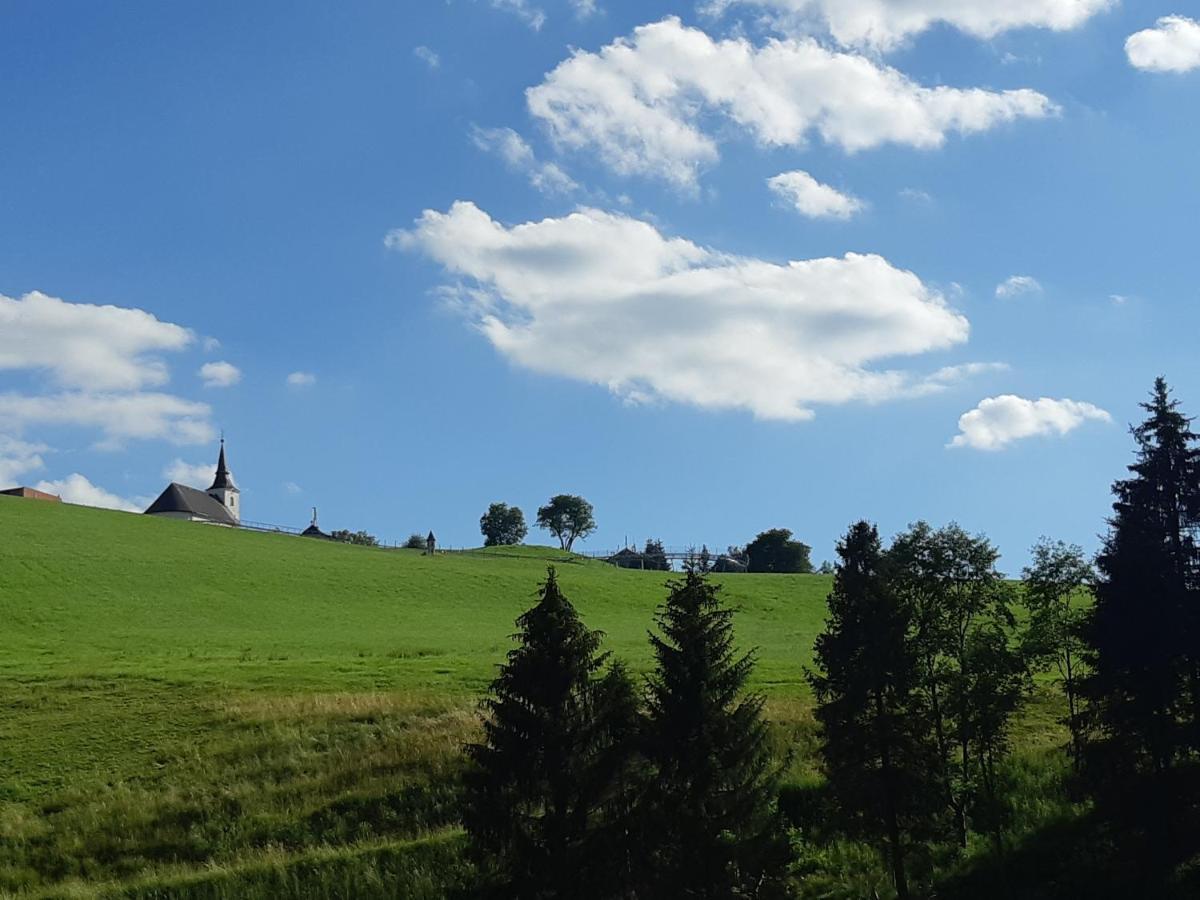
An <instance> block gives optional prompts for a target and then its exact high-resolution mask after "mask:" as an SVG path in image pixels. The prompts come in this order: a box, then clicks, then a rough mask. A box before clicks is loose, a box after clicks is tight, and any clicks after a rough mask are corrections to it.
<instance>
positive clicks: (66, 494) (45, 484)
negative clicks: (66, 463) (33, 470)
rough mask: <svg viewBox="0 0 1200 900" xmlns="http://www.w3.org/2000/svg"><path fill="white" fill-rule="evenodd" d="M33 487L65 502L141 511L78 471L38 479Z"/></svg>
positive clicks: (126, 510)
mask: <svg viewBox="0 0 1200 900" xmlns="http://www.w3.org/2000/svg"><path fill="white" fill-rule="evenodd" d="M34 488H35V490H39V491H45V492H46V493H48V494H57V495H58V496H60V497H62V499H63V502H65V503H77V504H79V505H80V506H99V507H101V508H103V509H119V510H123V511H125V512H141V511H142V510H141V508H140V507H138V506H135V505H134V504H133V503H131V502H130V501H128V500H126V499H125V498H124V497H118V496H117V495H116V494H113V493H110V492H109V491H106V490H104V488H102V487H97V486H96V485H94V484H92V483H91V482H90V481H88V480H87V478H85V477H84V476H83V475H80V474H79V473H78V472H75V473H74V474H72V475H68V476H67V477H66V478H63V479H61V480H59V481H39V482H38V483H37V484H36V485H35V486H34Z"/></svg>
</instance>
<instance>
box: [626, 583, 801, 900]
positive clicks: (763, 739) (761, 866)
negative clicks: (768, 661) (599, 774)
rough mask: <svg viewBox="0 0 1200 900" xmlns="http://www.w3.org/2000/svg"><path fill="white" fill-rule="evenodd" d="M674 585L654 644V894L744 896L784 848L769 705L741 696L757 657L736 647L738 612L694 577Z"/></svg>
mask: <svg viewBox="0 0 1200 900" xmlns="http://www.w3.org/2000/svg"><path fill="white" fill-rule="evenodd" d="M669 587H670V589H671V594H670V596H669V597H668V599H667V601H666V603H665V604H664V605H663V606H662V607H660V608H659V611H658V616H657V621H658V627H659V630H660V632H661V634H651V636H650V641H651V644H652V646H653V650H654V655H655V659H656V661H657V666H656V669H655V672H654V674H653V675H651V676H650V678H649V684H648V688H649V689H648V699H647V720H648V721H647V725H646V733H647V734H646V753H647V756H648V757H649V759H650V762H651V763H652V765H653V767H654V779H653V783H652V787H651V793H650V807H651V812H650V819H651V822H652V823H653V824H652V825H651V826H650V829H649V830H650V833H651V835H652V836H653V838H652V839H653V841H654V844H655V848H654V853H653V872H652V877H653V879H654V881H655V884H656V887H655V888H654V890H653V891H652V892H651V894H650V896H680V897H713V898H717V897H721V898H726V897H733V896H738V895H739V893H740V892H741V891H742V890H744V889H746V887H747V885H749V884H752V883H757V882H758V881H759V880H760V879H762V878H763V876H764V873H765V872H768V871H769V870H770V869H771V868H772V865H773V864H774V863H775V862H777V860H776V859H775V854H776V853H778V852H779V851H780V849H781V848H780V845H779V844H778V843H777V840H776V838H777V832H776V830H775V826H776V821H775V818H774V814H773V809H772V801H773V797H774V786H775V777H774V771H773V769H772V762H771V755H770V752H769V748H768V746H767V725H766V723H765V721H764V720H763V718H762V707H763V698H762V697H761V696H758V695H753V694H747V693H746V692H745V688H746V682H747V679H748V678H749V676H750V672H751V670H752V669H753V666H754V658H753V654H750V653H747V654H740V655H739V654H738V653H737V652H736V650H735V649H734V639H733V621H732V620H733V613H732V611H731V610H729V609H728V608H726V607H725V606H724V605H723V604H722V603H721V601H720V598H719V596H718V588H717V587H716V586H715V585H713V584H710V583H709V582H708V581H707V580H706V579H705V578H704V577H703V576H702V575H701V574H700V573H699V572H695V571H693V572H688V573H686V575H685V576H684V578H683V580H681V581H676V582H673V583H672V584H670V585H669Z"/></svg>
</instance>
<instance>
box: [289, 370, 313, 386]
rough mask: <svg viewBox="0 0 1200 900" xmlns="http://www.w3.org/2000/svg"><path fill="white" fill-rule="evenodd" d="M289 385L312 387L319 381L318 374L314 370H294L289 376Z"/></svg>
mask: <svg viewBox="0 0 1200 900" xmlns="http://www.w3.org/2000/svg"><path fill="white" fill-rule="evenodd" d="M287 383H288V387H294V388H303V387H312V386H313V385H314V384H316V383H317V376H316V375H314V374H313V373H312V372H293V373H292V374H291V375H289V376H288V377H287Z"/></svg>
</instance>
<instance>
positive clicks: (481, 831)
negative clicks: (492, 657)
mask: <svg viewBox="0 0 1200 900" xmlns="http://www.w3.org/2000/svg"><path fill="white" fill-rule="evenodd" d="M540 595H541V596H540V600H539V602H538V603H537V604H536V605H534V606H533V608H531V609H530V610H528V611H527V612H526V613H524V614H523V615H522V616H521V617H520V618H519V619H517V627H518V629H519V631H518V633H517V634H516V635H514V639H515V640H516V641H517V642H518V646H517V647H516V648H514V649H513V650H511V651H510V652H509V654H508V658H507V661H506V662H505V663H504V664H503V665H502V666H501V668H500V673H499V676H498V677H497V678H496V679H495V681H494V682H493V683H492V686H491V692H490V696H489V698H488V699H487V700H486V701H485V702H484V707H485V709H486V710H487V712H488V718H487V719H486V720H485V722H484V740H483V742H482V743H479V744H472V745H470V746H468V748H467V754H468V757H469V760H470V762H471V766H470V770H469V771H468V774H467V778H466V811H465V815H464V820H465V824H466V828H467V832H468V834H469V835H470V838H471V843H472V847H473V849H474V851H475V853H476V855H477V857H478V858H479V859H480V861H481V863H482V867H483V869H484V871H485V873H486V875H487V877H488V879H489V881H490V883H491V887H492V889H493V890H494V891H495V892H496V893H497V894H498V895H500V896H505V897H520V898H531V900H532V898H547V900H549V898H564V900H565V898H574V897H596V898H600V897H611V896H620V895H621V890H622V888H621V882H622V880H623V879H624V878H627V877H628V870H629V862H628V847H627V846H626V840H625V838H624V835H625V834H626V833H627V832H628V822H627V821H626V820H625V816H626V814H627V812H628V810H629V809H630V808H631V806H632V800H631V798H630V796H629V793H630V791H631V790H632V788H631V786H630V781H629V778H628V777H627V776H628V767H629V765H630V763H629V760H630V750H631V747H632V746H633V742H634V740H635V736H636V729H637V698H636V694H635V691H634V688H633V686H632V683H631V681H630V679H629V677H628V676H627V675H626V673H625V671H624V669H622V668H621V667H620V666H616V665H614V666H611V667H609V668H608V669H607V671H606V670H605V664H606V661H607V654H605V653H602V652H601V651H600V642H601V637H602V635H601V633H600V632H597V631H589V630H588V629H587V628H585V627H584V625H583V623H582V622H581V621H580V619H579V616H578V614H577V613H576V611H575V608H574V607H573V606H572V605H571V603H570V601H569V600H567V598H566V597H564V596H563V595H562V593H561V591H560V590H559V587H558V580H557V578H556V575H555V571H554V569H553V568H550V569H549V570H548V574H547V577H546V582H545V584H544V585H543V586H542V588H541V591H540Z"/></svg>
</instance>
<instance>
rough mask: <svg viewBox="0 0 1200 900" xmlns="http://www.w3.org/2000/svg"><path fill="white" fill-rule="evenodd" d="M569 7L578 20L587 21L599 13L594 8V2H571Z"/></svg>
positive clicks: (583, 0) (578, 0)
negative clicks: (572, 9)
mask: <svg viewBox="0 0 1200 900" xmlns="http://www.w3.org/2000/svg"><path fill="white" fill-rule="evenodd" d="M571 6H572V7H573V8H574V10H575V17H576V18H578V19H589V18H591V17H592V16H594V15H595V14H596V13H598V12H599V11H600V10H599V9H598V8H597V6H596V0H571Z"/></svg>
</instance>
